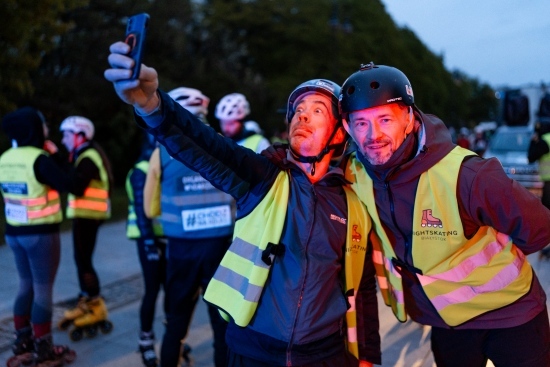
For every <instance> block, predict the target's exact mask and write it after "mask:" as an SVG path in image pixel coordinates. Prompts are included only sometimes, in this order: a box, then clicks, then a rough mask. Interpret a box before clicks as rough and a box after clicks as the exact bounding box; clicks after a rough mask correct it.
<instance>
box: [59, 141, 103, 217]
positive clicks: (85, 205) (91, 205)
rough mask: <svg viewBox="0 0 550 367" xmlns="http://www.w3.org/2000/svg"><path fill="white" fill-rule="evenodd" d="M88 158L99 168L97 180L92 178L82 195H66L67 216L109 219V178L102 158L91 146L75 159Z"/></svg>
mask: <svg viewBox="0 0 550 367" xmlns="http://www.w3.org/2000/svg"><path fill="white" fill-rule="evenodd" d="M84 158H89V159H91V160H92V162H94V164H95V165H96V166H97V168H98V169H99V177H100V179H99V180H96V179H93V180H91V181H90V184H89V185H88V187H86V189H85V190H84V195H82V196H75V195H73V194H69V195H68V198H67V199H68V203H67V218H89V219H109V218H110V217H111V201H110V199H109V178H108V176H107V171H106V170H105V167H104V165H103V160H102V159H101V156H100V155H99V153H98V152H97V150H95V149H93V148H89V149H86V150H85V151H84V152H83V153H82V154H81V155H80V156H79V157H78V159H77V160H76V163H75V165H76V166H77V167H78V164H79V163H80V161H82V159H84Z"/></svg>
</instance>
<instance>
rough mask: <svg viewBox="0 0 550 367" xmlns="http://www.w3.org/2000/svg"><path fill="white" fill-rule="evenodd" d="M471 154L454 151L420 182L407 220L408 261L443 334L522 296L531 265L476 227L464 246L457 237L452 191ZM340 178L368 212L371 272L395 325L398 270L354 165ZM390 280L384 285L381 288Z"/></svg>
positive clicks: (399, 310)
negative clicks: (441, 323)
mask: <svg viewBox="0 0 550 367" xmlns="http://www.w3.org/2000/svg"><path fill="white" fill-rule="evenodd" d="M472 154H473V153H472V152H471V151H469V150H466V149H463V148H460V147H456V148H455V149H454V150H453V151H451V152H450V153H449V154H448V155H447V156H445V157H444V158H443V159H442V160H441V161H440V162H438V163H437V164H436V165H434V166H433V167H432V168H430V169H429V170H428V171H426V172H424V173H423V174H422V175H421V177H420V180H419V183H418V188H417V195H416V198H415V205H414V214H413V215H414V216H413V240H412V258H413V259H414V266H415V267H416V268H418V269H419V270H420V271H421V272H422V273H421V274H417V277H418V280H419V281H420V284H421V285H422V287H423V289H424V292H425V293H426V295H427V296H428V298H429V300H430V302H431V303H432V305H433V306H434V308H435V309H436V310H437V312H438V313H439V315H440V316H441V318H442V319H443V320H444V321H445V323H447V324H448V325H449V326H457V325H460V324H463V323H465V322H467V321H469V320H471V319H473V318H474V317H476V316H479V315H481V314H483V313H486V312H489V311H493V310H496V309H498V308H501V307H505V306H507V305H509V304H511V303H513V302H515V301H517V300H518V299H519V298H521V297H522V296H523V295H525V294H526V293H527V292H528V291H529V289H530V287H531V282H532V277H533V271H532V269H531V265H530V264H529V263H528V262H527V261H526V259H525V256H524V255H523V253H522V252H521V251H520V250H519V249H518V248H517V247H516V246H515V245H514V244H513V243H512V241H511V239H510V236H508V235H506V234H503V233H498V232H497V231H496V230H494V229H493V228H491V227H488V226H484V227H481V228H480V229H479V230H478V232H477V233H476V234H475V235H474V236H473V237H472V238H470V239H468V238H466V237H465V235H464V231H463V227H462V222H461V219H460V215H459V208H458V201H457V198H456V188H457V181H458V172H459V169H460V165H461V163H462V161H463V160H464V158H465V157H466V156H468V155H472ZM346 176H347V178H348V179H349V180H353V181H355V182H356V183H355V184H353V189H354V190H355V192H356V193H357V194H358V196H359V197H360V199H361V200H362V201H363V202H364V203H365V204H366V205H367V208H368V210H369V213H370V214H371V217H372V220H373V227H374V229H375V232H376V234H377V237H378V239H379V243H378V244H373V246H375V248H376V246H378V249H379V251H380V253H378V254H377V256H376V257H375V259H376V260H375V267H376V270H377V272H378V275H379V279H382V281H381V284H380V288H381V289H382V290H383V296H384V300H385V302H386V304H387V305H391V307H392V309H393V311H394V314H395V315H396V317H397V318H398V319H399V320H400V321H405V320H406V319H407V316H406V312H405V304H404V297H403V285H402V282H401V276H400V273H399V272H400V269H399V268H396V267H395V266H394V265H393V264H392V261H391V260H392V259H393V258H395V257H396V256H395V253H394V251H393V248H392V246H391V243H390V242H389V239H388V237H387V235H386V233H385V232H384V230H383V227H382V225H381V222H380V218H379V217H378V212H377V210H376V205H375V202H374V192H373V188H372V180H371V179H370V177H368V174H367V173H366V171H365V170H364V168H363V167H362V165H361V163H360V162H359V161H358V160H357V159H356V158H355V157H353V158H352V159H351V160H350V162H349V164H348V170H347V172H346ZM387 280H389V282H388V281H387Z"/></svg>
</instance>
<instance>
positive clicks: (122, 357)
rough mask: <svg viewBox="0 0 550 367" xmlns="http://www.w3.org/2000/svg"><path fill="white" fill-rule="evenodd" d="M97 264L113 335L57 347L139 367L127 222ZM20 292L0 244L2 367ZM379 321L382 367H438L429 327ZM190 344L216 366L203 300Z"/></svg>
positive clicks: (59, 289)
mask: <svg viewBox="0 0 550 367" xmlns="http://www.w3.org/2000/svg"><path fill="white" fill-rule="evenodd" d="M61 245H62V255H61V264H60V266H59V271H58V275H57V280H56V284H55V287H54V302H55V307H54V322H55V321H57V320H59V318H60V317H61V314H62V311H63V309H64V308H65V307H66V306H67V305H68V304H69V303H70V302H71V300H74V298H75V297H76V295H77V294H78V290H79V289H78V281H77V277H76V269H75V266H74V262H73V259H72V256H73V254H72V242H71V238H70V233H63V234H62V236H61ZM530 260H531V262H532V264H533V265H534V267H535V270H537V272H538V274H539V276H540V278H541V283H542V284H543V285H544V287H545V289H546V291H547V293H549V294H550V262H544V263H539V262H538V259H537V256H536V255H531V256H530ZM94 262H95V265H96V268H97V272H98V275H99V277H100V280H101V284H102V289H103V291H102V292H103V294H104V296H105V299H106V303H107V306H108V308H109V310H110V315H109V319H110V320H111V321H112V322H113V324H114V329H113V331H112V332H111V333H110V334H107V335H103V334H99V335H98V336H97V337H96V338H94V339H85V340H82V341H80V342H72V341H70V339H69V337H68V334H67V333H66V332H62V331H59V330H55V331H54V332H53V336H54V340H55V342H56V343H57V344H68V345H70V346H71V348H73V349H75V350H76V352H77V354H78V357H77V360H76V361H75V362H74V363H73V364H72V366H73V367H130V366H131V367H139V366H141V359H140V355H139V353H137V335H138V328H139V322H138V312H139V305H140V298H141V296H142V294H143V284H142V281H141V271H140V267H139V261H138V257H137V251H136V248H135V244H134V242H132V241H130V240H128V239H127V238H126V237H125V227H124V222H115V223H107V224H105V225H103V226H102V227H101V229H100V232H99V237H98V245H97V248H96V252H95V255H94ZM16 290H17V273H16V269H15V264H14V262H13V255H12V253H11V250H10V249H9V248H8V247H7V246H5V245H3V246H0V366H1V365H4V363H5V362H4V361H5V360H7V359H8V358H9V357H10V356H11V351H10V349H9V347H10V345H11V341H12V329H13V323H12V318H11V308H12V304H13V299H14V297H15V294H16ZM161 302H162V297H160V299H159V302H158V307H157V316H156V319H155V326H154V328H155V333H156V334H157V336H158V337H161V336H162V333H163V325H162V321H163V317H162V312H161V310H162V308H161V307H160V305H161ZM380 323H381V326H380V333H381V336H382V349H383V364H382V366H384V367H432V366H434V364H433V358H432V356H431V352H430V349H429V332H430V330H429V328H425V327H422V326H420V325H418V324H415V323H413V322H408V323H405V324H399V323H398V322H397V321H396V320H395V317H394V316H393V315H392V314H391V311H390V309H389V308H388V307H385V306H384V305H382V304H380ZM187 342H188V344H190V345H191V347H192V348H193V352H192V356H193V362H194V363H193V364H194V366H195V367H213V362H212V346H211V345H212V332H211V330H210V326H209V323H208V315H207V312H206V307H205V306H204V303H203V302H199V306H198V307H197V310H196V312H195V315H194V319H193V323H192V325H191V330H190V333H189V335H188V338H187ZM158 347H159V344H158V343H157V348H158Z"/></svg>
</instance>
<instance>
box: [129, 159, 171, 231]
mask: <svg viewBox="0 0 550 367" xmlns="http://www.w3.org/2000/svg"><path fill="white" fill-rule="evenodd" d="M135 169H138V170H140V171H142V172H143V173H144V174H147V170H148V169H149V161H147V160H144V161H140V162H138V163H137V164H136V165H135V166H134V168H132V169H130V171H129V172H128V175H126V193H127V194H128V219H127V221H126V237H128V238H141V231H140V230H139V227H138V225H137V214H136V210H135V207H134V188H133V187H132V184H131V183H130V177H131V176H132V173H133V172H134V170H135ZM151 224H152V226H153V233H154V235H155V236H162V226H161V225H160V223H159V221H158V219H157V218H153V219H151Z"/></svg>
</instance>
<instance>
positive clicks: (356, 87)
mask: <svg viewBox="0 0 550 367" xmlns="http://www.w3.org/2000/svg"><path fill="white" fill-rule="evenodd" d="M394 102H403V103H404V104H405V105H406V106H412V105H414V94H413V90H412V87H411V83H410V82H409V79H408V78H407V76H406V75H405V74H403V72H402V71H401V70H399V69H396V68H394V67H391V66H385V65H374V63H373V62H372V61H371V62H370V63H368V64H361V67H360V68H359V71H356V72H355V73H353V74H352V75H351V76H350V77H349V78H347V79H346V81H345V82H344V84H343V85H342V91H341V93H340V100H339V104H338V106H339V110H340V114H341V115H342V116H343V117H346V116H347V114H348V113H350V112H353V111H359V110H363V109H365V108H371V107H377V106H382V105H385V104H389V103H394Z"/></svg>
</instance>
